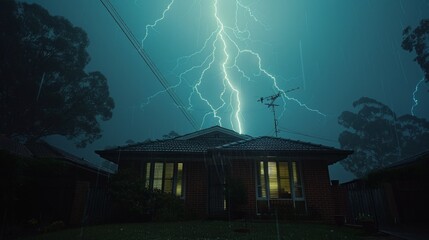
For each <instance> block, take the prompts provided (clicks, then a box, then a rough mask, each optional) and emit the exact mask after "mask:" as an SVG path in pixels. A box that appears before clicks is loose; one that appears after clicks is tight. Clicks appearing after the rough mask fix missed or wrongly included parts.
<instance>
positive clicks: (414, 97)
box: [411, 78, 425, 116]
mask: <svg viewBox="0 0 429 240" xmlns="http://www.w3.org/2000/svg"><path fill="white" fill-rule="evenodd" d="M423 80H425V78H422V79H421V80H420V81H419V82H418V83H417V84H416V87H415V89H414V92H413V101H414V103H413V106H412V107H411V115H413V116H414V108H415V107H417V105H419V100H417V98H416V93H417V92H418V91H419V86H420V84H421V83H422V82H423Z"/></svg>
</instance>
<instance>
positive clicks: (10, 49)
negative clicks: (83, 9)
mask: <svg viewBox="0 0 429 240" xmlns="http://www.w3.org/2000/svg"><path fill="white" fill-rule="evenodd" d="M0 16H1V17H0V59H1V62H2V64H1V65H0V80H1V82H0V112H1V114H0V132H1V133H2V134H6V135H7V136H9V137H12V138H18V139H21V140H23V141H32V140H37V139H40V138H42V137H45V136H50V135H55V134H58V135H62V136H65V137H67V138H68V139H74V140H75V144H76V145H77V146H79V147H84V146H85V145H86V144H88V143H91V142H93V141H94V140H96V139H98V138H100V137H101V129H100V126H99V120H104V121H106V120H108V119H110V118H111V116H112V109H113V108H114V102H113V99H112V98H111V97H110V96H109V89H108V85H107V79H106V78H105V77H104V75H103V74H102V73H100V72H97V71H96V72H89V73H87V72H85V70H84V69H85V66H86V65H87V64H88V63H89V61H90V57H89V55H88V53H87V51H86V48H87V47H88V44H89V40H88V37H87V35H86V33H85V32H84V31H83V30H82V29H81V28H78V27H74V26H73V25H72V24H71V23H70V22H69V21H68V20H66V19H65V18H63V17H58V16H51V15H50V14H49V13H48V11H46V10H45V9H44V8H42V7H41V6H39V5H37V4H26V3H16V2H15V1H11V0H6V1H0Z"/></svg>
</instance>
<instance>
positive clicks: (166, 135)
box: [162, 131, 180, 139]
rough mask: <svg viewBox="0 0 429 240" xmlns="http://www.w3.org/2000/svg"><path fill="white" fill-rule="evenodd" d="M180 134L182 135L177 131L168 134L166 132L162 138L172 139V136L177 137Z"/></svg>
mask: <svg viewBox="0 0 429 240" xmlns="http://www.w3.org/2000/svg"><path fill="white" fill-rule="evenodd" d="M178 136H180V135H179V134H178V133H177V132H175V131H170V132H169V133H168V134H164V135H162V138H163V139H172V138H176V137H178Z"/></svg>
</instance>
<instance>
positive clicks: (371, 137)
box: [338, 97, 429, 177]
mask: <svg viewBox="0 0 429 240" xmlns="http://www.w3.org/2000/svg"><path fill="white" fill-rule="evenodd" d="M353 107H354V108H357V113H353V112H349V111H344V112H343V113H342V114H341V115H340V116H339V118H338V123H339V124H340V125H342V126H344V127H345V128H346V130H345V131H343V132H342V133H341V134H340V136H339V139H338V140H339V142H340V145H341V148H343V149H352V150H354V153H353V154H352V155H351V156H350V157H349V158H348V159H346V160H343V161H341V164H342V165H343V166H344V168H345V169H346V170H349V171H351V172H353V173H354V174H355V175H356V176H358V177H363V176H365V175H366V174H368V173H369V172H371V171H372V170H375V169H379V168H383V167H385V166H387V165H389V164H391V163H393V162H395V161H397V160H399V159H402V158H405V157H407V156H410V155H413V154H416V153H419V152H422V151H424V150H426V149H427V147H428V146H427V143H428V142H429V122H428V121H427V120H425V119H421V118H417V117H415V116H411V115H403V116H400V117H397V116H396V114H395V113H394V112H393V111H392V110H391V109H390V108H389V107H388V106H387V105H385V104H383V103H381V102H378V101H376V100H374V99H371V98H367V97H362V98H360V99H359V100H357V101H355V102H354V103H353Z"/></svg>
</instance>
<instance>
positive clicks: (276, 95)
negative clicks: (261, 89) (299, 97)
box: [258, 87, 299, 137]
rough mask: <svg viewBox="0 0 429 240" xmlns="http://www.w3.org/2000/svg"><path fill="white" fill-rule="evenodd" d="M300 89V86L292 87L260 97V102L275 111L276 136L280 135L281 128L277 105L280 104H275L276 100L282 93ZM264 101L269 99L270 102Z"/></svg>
mask: <svg viewBox="0 0 429 240" xmlns="http://www.w3.org/2000/svg"><path fill="white" fill-rule="evenodd" d="M298 89H299V87H297V88H292V89H289V90H287V91H282V92H278V93H277V94H274V95H271V96H268V97H261V98H259V99H258V102H261V103H262V104H265V105H267V107H268V108H271V110H272V111H273V116H274V131H275V134H276V137H278V133H279V130H278V128H277V116H276V107H277V106H279V105H278V104H275V101H276V100H277V98H279V97H280V96H281V95H282V94H286V93H288V92H292V91H295V90H298ZM264 101H267V102H268V103H264Z"/></svg>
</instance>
